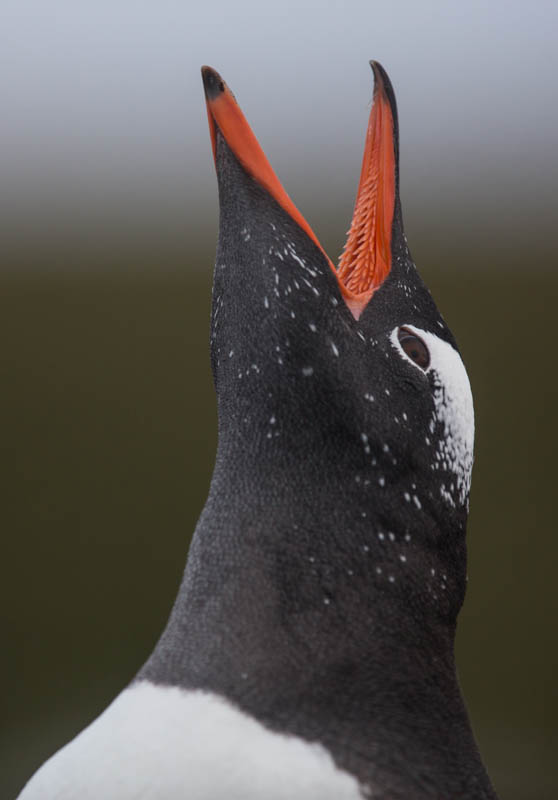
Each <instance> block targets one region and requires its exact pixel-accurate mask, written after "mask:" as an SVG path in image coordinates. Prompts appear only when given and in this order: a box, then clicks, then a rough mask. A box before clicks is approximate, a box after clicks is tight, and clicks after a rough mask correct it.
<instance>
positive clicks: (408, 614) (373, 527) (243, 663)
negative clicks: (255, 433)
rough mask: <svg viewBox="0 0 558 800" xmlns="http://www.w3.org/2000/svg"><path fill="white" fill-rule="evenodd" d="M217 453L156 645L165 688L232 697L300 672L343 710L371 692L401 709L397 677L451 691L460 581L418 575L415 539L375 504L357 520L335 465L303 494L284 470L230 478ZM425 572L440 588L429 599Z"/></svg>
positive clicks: (238, 472) (421, 571) (263, 469)
mask: <svg viewBox="0 0 558 800" xmlns="http://www.w3.org/2000/svg"><path fill="white" fill-rule="evenodd" d="M226 449H227V448H226V447H220V449H219V452H218V456H217V463H216V468H215V472H214V476H213V480H212V485H211V490H210V494H209V497H208V500H207V503H206V506H205V508H204V510H203V512H202V515H201V517H200V521H199V523H198V527H197V529H196V532H195V536H194V539H193V542H192V546H191V549H190V554H189V559H188V565H187V569H186V572H185V576H184V580H183V583H182V586H181V589H180V592H179V595H178V598H177V601H176V604H175V608H174V610H173V613H172V616H171V619H170V621H169V626H168V628H167V631H166V632H165V634H164V636H163V639H162V641H161V643H160V646H159V649H160V651H161V652H166V656H165V657H164V658H163V659H162V660H159V667H160V668H161V669H163V672H165V676H164V678H163V680H164V681H165V682H170V683H182V684H184V685H192V686H197V687H199V688H208V689H213V690H216V691H219V692H222V693H224V694H225V695H227V696H230V697H232V698H233V699H235V700H238V697H239V694H240V695H242V693H243V692H244V691H245V690H246V685H247V684H246V683H245V682H246V681H253V682H254V684H255V685H257V686H258V692H260V693H261V692H265V691H266V689H267V690H269V692H270V693H272V687H273V686H274V685H276V683H277V679H278V676H279V675H281V676H283V677H284V676H285V675H286V674H289V673H292V680H295V675H296V673H297V671H298V670H299V669H300V666H301V665H305V667H307V668H308V669H309V670H310V672H311V673H312V675H313V680H315V681H316V682H317V683H319V682H320V681H322V682H323V685H324V688H325V687H329V689H330V690H334V689H335V691H337V692H341V693H343V694H345V695H346V701H347V704H349V705H351V704H353V703H356V702H358V700H359V695H361V694H369V693H374V694H375V695H376V696H379V694H382V695H383V696H385V698H386V702H387V698H391V699H390V702H402V703H404V702H405V697H407V691H406V692H404V693H401V692H400V691H399V692H396V691H391V690H390V686H391V684H392V683H393V687H391V688H394V687H395V686H399V687H400V686H401V682H402V680H403V683H405V685H406V686H407V688H408V691H411V687H412V686H413V685H414V684H415V683H416V681H418V682H419V683H421V682H424V679H425V677H426V676H428V680H429V681H432V679H434V680H435V682H437V684H438V686H439V685H441V684H448V683H449V684H452V685H453V682H454V680H455V675H454V662H453V641H454V632H455V615H454V612H453V608H452V606H451V604H449V603H448V597H449V595H450V594H451V589H452V587H455V586H456V585H457V584H458V583H459V580H458V578H457V577H455V576H453V575H452V574H450V572H449V567H448V565H447V563H446V562H445V561H444V560H443V559H441V558H440V559H437V558H436V557H435V555H432V553H430V552H429V553H428V558H427V563H425V564H424V565H421V562H422V560H423V559H424V558H426V554H423V553H422V548H423V544H422V543H421V536H420V532H415V533H414V534H413V538H412V539H411V540H410V541H407V540H406V539H405V537H404V535H402V534H401V533H399V532H398V531H397V523H396V521H395V524H394V525H393V526H392V527H393V530H391V529H389V528H388V526H385V525H381V526H380V525H379V523H378V522H377V521H375V519H374V515H373V511H374V504H373V502H371V504H370V511H369V513H368V515H367V516H363V512H362V511H360V510H358V511H356V510H355V509H354V507H353V505H354V503H353V498H352V495H351V490H350V489H349V488H347V486H346V485H343V484H341V483H340V482H339V475H338V471H337V469H334V468H333V467H332V469H331V470H330V471H329V473H328V471H327V469H325V470H321V471H320V475H319V481H314V482H313V483H312V484H310V485H309V483H308V481H306V482H305V481H304V479H303V476H301V474H299V473H298V472H297V470H296V465H295V464H288V463H284V464H281V465H278V464H276V463H275V464H274V465H273V466H274V469H271V467H270V465H269V464H266V463H265V462H262V461H261V460H260V462H259V463H258V464H255V465H254V468H253V469H250V470H249V471H245V470H243V469H241V468H235V469H233V468H232V463H235V462H234V460H233V461H232V462H231V461H230V453H229V454H227V452H226ZM337 466H338V465H337ZM352 482H353V481H352V478H351V479H350V480H349V481H348V483H349V486H350V485H351V484H352ZM379 534H383V538H380V537H379ZM432 564H435V565H436V566H431V565H432ZM432 570H434V572H435V574H436V576H439V578H436V580H434V578H433V576H431V574H430V573H431V571H432ZM427 574H428V575H430V577H431V583H432V585H433V586H434V584H436V585H438V584H439V583H441V582H442V580H443V582H444V583H445V586H446V588H445V590H442V589H439V594H437V593H436V592H434V591H430V592H428V591H427V589H426V584H427V583H428V580H427ZM442 576H443V579H442ZM163 665H164V666H163ZM340 670H341V673H340V672H339V671H340ZM345 671H348V672H349V673H350V675H351V676H352V677H351V680H350V681H346V680H341V681H340V685H339V686H335V682H336V677H335V676H336V675H340V674H345ZM159 675H161V673H159ZM245 676H248V677H245ZM402 676H405V677H404V678H403V677H402ZM332 682H333V683H332ZM254 684H251V685H254ZM407 699H408V698H407Z"/></svg>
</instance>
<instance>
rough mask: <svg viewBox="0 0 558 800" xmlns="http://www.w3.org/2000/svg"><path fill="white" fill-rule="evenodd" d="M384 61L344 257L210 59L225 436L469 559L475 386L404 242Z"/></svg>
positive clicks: (216, 324)
mask: <svg viewBox="0 0 558 800" xmlns="http://www.w3.org/2000/svg"><path fill="white" fill-rule="evenodd" d="M372 68H373V72H374V77H375V92H374V103H373V106H372V111H371V114H370V122H369V126H368V131H367V138H366V146H365V154H364V159H363V166H362V173H361V179H360V185H359V190H358V194H357V200H356V204H355V211H354V215H353V220H352V223H351V229H350V231H349V236H348V240H347V245H346V247H345V250H344V253H343V255H342V256H341V259H340V264H339V267H338V268H337V269H336V268H335V267H334V266H333V265H332V263H331V261H330V259H329V258H328V256H327V255H326V253H325V252H324V250H323V248H322V247H321V245H320V243H319V241H318V239H317V237H316V236H315V234H314V233H313V231H312V230H311V228H310V226H309V225H308V223H307V222H306V220H305V219H304V218H303V217H302V215H301V214H300V212H299V211H298V209H297V208H296V207H295V206H294V204H293V202H292V201H291V200H290V198H289V197H288V195H287V194H286V192H285V190H284V189H283V187H282V186H281V184H280V183H279V180H278V178H277V176H276V175H275V173H274V172H273V170H272V169H271V167H270V165H269V162H268V161H267V159H266V157H265V155H264V154H263V151H262V150H261V148H260V147H259V145H258V143H257V140H256V139H255V137H254V135H253V133H252V131H251V130H250V128H249V126H248V123H247V122H246V120H245V118H244V116H243V115H242V112H241V111H240V108H239V107H238V105H237V104H236V101H235V100H234V97H233V96H232V94H231V92H230V90H229V89H228V87H227V86H226V84H225V83H224V81H222V79H221V77H220V76H219V75H218V74H217V73H216V72H215V71H214V70H212V69H210V68H208V67H204V68H203V70H202V73H203V79H204V85H205V90H206V99H207V108H208V117H209V124H210V132H211V137H212V143H213V149H214V156H215V163H216V169H217V175H218V183H219V199H220V227H219V242H218V248H217V257H216V264H215V276H214V288H213V307H212V321H211V355H212V367H213V374H214V379H215V385H216V390H217V397H218V409H219V450H220V454H221V456H222V457H224V458H225V459H230V460H231V461H232V462H234V463H240V461H241V460H242V463H243V464H244V465H246V464H247V463H248V464H250V465H251V468H252V469H253V470H254V471H255V472H258V474H259V475H264V474H269V475H274V476H277V480H276V485H277V487H280V486H283V485H285V482H289V481H290V482H294V483H295V484H298V485H301V486H304V485H305V486H310V487H311V494H312V496H313V497H314V498H316V502H321V503H322V504H323V505H327V503H328V498H329V497H335V498H337V499H336V502H335V503H334V504H332V509H334V510H335V509H338V508H339V502H338V500H339V496H340V495H342V497H343V498H344V503H345V508H346V512H345V513H346V517H347V518H350V519H349V520H348V519H347V518H345V519H344V520H342V521H341V523H340V524H343V525H347V524H348V521H349V522H350V524H351V525H352V527H353V528H354V527H355V526H358V525H365V524H370V518H371V517H373V520H374V523H373V524H374V528H375V530H377V531H378V534H382V535H384V536H385V537H388V536H389V535H390V534H391V533H392V531H393V530H395V529H397V531H398V532H399V533H398V535H400V536H403V537H412V536H413V535H415V533H416V531H417V529H418V528H420V530H421V531H423V535H424V536H425V537H426V542H427V546H429V545H428V541H429V537H430V538H431V539H432V542H433V544H432V546H433V547H434V546H436V547H440V546H443V547H444V546H446V545H447V546H448V547H449V548H450V549H451V548H452V547H453V548H454V549H455V547H456V546H458V549H459V552H460V555H459V558H460V557H461V549H460V548H461V543H462V536H461V537H460V535H462V534H463V533H464V531H465V525H466V518H467V511H468V497H469V487H470V478H471V468H472V460H473V437H474V416H473V404H472V397H471V390H470V386H469V381H468V377H467V373H466V370H465V367H464V365H463V362H462V360H461V357H460V354H459V351H458V349H457V345H456V342H455V340H454V337H453V335H452V333H451V331H450V330H449V328H448V326H447V325H446V323H445V321H444V320H443V318H442V316H441V314H440V313H439V311H438V309H437V307H436V304H435V302H434V300H433V299H432V296H431V294H430V292H429V290H428V289H427V287H426V286H425V284H424V283H423V281H422V279H421V277H420V275H419V273H418V271H417V269H416V266H415V264H414V263H413V260H412V258H411V255H410V252H409V249H408V247H407V242H406V238H405V235H404V231H403V223H402V215H401V208H400V202H399V189H398V122H397V111H396V105H395V97H394V94H393V89H392V87H391V84H390V82H389V78H388V77H387V75H386V73H385V71H384V70H383V69H382V67H380V65H379V64H377V63H376V62H372ZM239 453H242V459H241V458H240V456H239ZM277 492H278V493H280V489H279V488H278V489H277ZM318 498H320V499H319V500H318ZM332 513H333V511H332ZM335 513H337V512H336V511H335ZM359 520H360V522H359ZM392 535H393V534H392ZM441 536H442V540H443V541H442V545H440V542H441V538H440V537H441ZM456 536H457V537H458V539H459V543H460V544H459V545H456V539H455V537H456ZM459 537H460V538H459ZM444 542H445V543H446V544H444ZM459 558H458V559H457V560H458V561H459ZM454 560H455V559H454ZM462 562H463V566H462V568H460V570H459V571H460V582H461V580H463V581H464V559H462ZM459 604H460V603H459Z"/></svg>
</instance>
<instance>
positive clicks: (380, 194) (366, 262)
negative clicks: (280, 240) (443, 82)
mask: <svg viewBox="0 0 558 800" xmlns="http://www.w3.org/2000/svg"><path fill="white" fill-rule="evenodd" d="M370 66H371V67H372V71H373V73H374V96H373V102H372V109H371V111H370V117H369V120H368V128H367V131H366V141H365V146H364V156H363V159H362V167H361V173H360V180H359V185H358V190H357V196H356V201H355V207H354V211H353V217H352V220H351V225H350V228H349V231H348V235H347V241H346V244H345V247H344V249H343V252H342V254H341V256H340V258H339V266H338V268H337V269H336V268H335V266H334V264H333V262H332V261H331V259H330V258H329V256H328V255H327V253H326V252H325V250H324V248H323V247H322V246H321V244H320V242H319V240H318V237H317V236H316V234H315V233H314V231H313V230H312V228H311V227H310V225H309V224H308V222H307V221H306V220H305V218H304V217H303V216H302V214H301V213H300V211H299V210H298V209H297V207H296V206H295V204H294V203H293V201H292V200H291V198H290V197H289V195H288V194H287V192H286V191H285V189H284V188H283V186H282V184H281V182H280V180H279V178H278V177H277V175H276V174H275V172H274V170H273V168H272V166H271V164H270V163H269V161H268V159H267V157H266V155H265V153H264V151H263V150H262V148H261V147H260V144H259V142H258V140H257V139H256V137H255V135H254V133H253V131H252V129H251V128H250V126H249V124H248V122H247V120H246V118H245V116H244V114H243V113H242V111H241V109H240V106H239V105H238V103H237V102H236V99H235V97H234V95H233V93H232V92H231V90H230V89H229V88H228V86H227V84H226V83H225V82H224V81H223V79H222V78H221V76H220V75H219V73H218V72H216V71H215V70H214V69H212V68H211V67H202V78H203V84H204V89H205V97H206V105H207V116H208V120H209V131H210V135H211V144H212V148H213V157H214V159H215V160H216V132H217V128H218V129H219V131H220V133H221V134H222V136H223V137H224V139H225V141H226V142H227V145H228V146H229V148H230V149H231V150H232V152H233V153H234V154H235V156H236V158H237V159H238V161H239V162H240V164H241V165H242V167H243V168H244V169H245V170H246V171H247V172H248V174H249V175H251V176H252V177H253V178H254V180H256V181H257V182H258V183H259V184H260V185H261V186H262V187H263V188H264V189H265V190H266V191H267V192H268V193H269V194H270V195H271V196H272V197H273V198H274V200H275V201H276V202H277V203H278V204H279V205H280V206H281V207H282V208H283V210H284V211H286V212H287V214H289V216H290V217H291V218H292V219H293V220H294V221H295V222H296V223H297V225H299V227H300V228H302V230H303V231H304V232H305V233H306V235H307V236H308V237H309V238H310V239H311V240H312V241H313V242H314V244H315V245H316V246H317V247H318V248H319V249H320V250H321V252H322V253H323V255H324V256H325V258H326V260H327V262H328V264H329V266H330V267H331V270H332V271H333V273H334V275H335V277H336V279H337V282H338V285H339V289H340V291H341V295H342V297H343V299H344V301H345V303H346V305H347V306H348V308H349V310H350V311H351V313H352V315H353V316H354V318H355V319H356V320H358V319H359V317H360V315H361V314H362V312H363V311H364V309H365V308H366V307H367V305H368V303H369V302H370V299H371V298H372V295H373V294H374V292H375V291H376V290H377V289H378V288H379V287H380V286H381V285H382V283H383V282H384V280H385V279H386V278H387V276H388V275H389V272H390V269H391V259H392V256H391V238H392V223H393V214H394V207H395V187H396V175H395V173H396V152H395V135H394V134H395V131H394V128H395V123H394V108H393V106H392V102H391V101H390V98H389V96H388V92H387V90H386V74H385V72H384V70H383V68H382V67H381V66H380V64H378V62H376V61H371V62H370Z"/></svg>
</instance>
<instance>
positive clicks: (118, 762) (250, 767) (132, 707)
mask: <svg viewBox="0 0 558 800" xmlns="http://www.w3.org/2000/svg"><path fill="white" fill-rule="evenodd" d="M363 796H364V795H363V794H362V793H361V789H360V787H359V784H358V782H357V780H356V779H355V778H354V777H353V776H351V775H349V774H348V773H346V772H344V771H342V770H340V769H338V768H337V767H336V766H335V764H334V762H333V760H332V758H331V756H330V754H329V753H328V752H327V751H326V750H325V749H324V748H323V747H322V746H321V745H318V744H311V743H308V742H305V741H303V740H301V739H298V738H296V737H293V736H285V735H283V734H278V733H273V732H272V731H270V730H268V729H267V728H264V727H263V726H262V725H261V724H260V723H259V722H257V721H256V720H255V719H253V718H251V717H249V716H247V715H246V714H244V713H243V712H241V711H239V710H238V709H236V708H234V707H233V706H232V705H230V704H229V703H228V702H227V701H225V700H224V699H222V698H221V697H218V696H217V695H214V694H210V693H206V692H200V691H186V690H184V689H180V688H177V687H167V686H155V685H154V684H152V683H149V682H147V681H142V682H139V683H137V684H134V685H132V686H131V687H130V688H128V689H126V690H125V691H124V692H122V694H120V695H119V696H118V697H117V698H116V700H115V701H114V702H113V703H112V704H111V705H110V706H109V707H108V708H107V709H106V711H105V712H104V713H103V714H101V716H100V717H98V718H97V719H96V720H95V721H94V722H93V723H92V724H91V725H90V726H89V727H88V728H86V729H85V730H84V731H82V732H81V733H80V734H79V736H77V737H76V738H75V739H74V740H73V741H71V742H70V743H69V744H67V745H66V746H65V747H63V748H62V749H61V750H60V751H59V752H58V753H56V754H55V755H54V756H53V757H52V758H51V759H50V760H49V761H47V762H46V763H45V764H44V765H43V766H42V767H41V769H40V770H39V771H38V772H37V773H36V774H35V775H34V776H33V777H32V778H31V780H30V781H29V783H28V784H27V785H26V787H25V788H24V789H23V792H22V793H21V795H20V797H19V800H221V798H227V800H263V798H265V799H266V800H292V798H298V797H304V798H305V800H360V799H361V798H362V797H363Z"/></svg>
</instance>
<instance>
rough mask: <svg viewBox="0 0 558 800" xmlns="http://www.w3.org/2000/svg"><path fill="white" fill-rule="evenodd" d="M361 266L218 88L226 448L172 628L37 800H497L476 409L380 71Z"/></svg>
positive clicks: (220, 375)
mask: <svg viewBox="0 0 558 800" xmlns="http://www.w3.org/2000/svg"><path fill="white" fill-rule="evenodd" d="M371 66H372V70H373V73H374V79H375V81H374V83H375V89H374V102H373V106H372V110H371V114H370V120H369V124H368V130H367V134H366V145H365V152H364V159H363V164H362V174H361V178H360V184H359V187H358V193H357V199H356V205H355V210H354V216H353V219H352V223H351V226H350V231H349V235H348V240H347V244H346V246H345V249H344V252H343V255H342V256H341V259H340V263H339V267H338V269H335V267H334V266H333V265H332V263H331V261H330V260H329V258H328V257H327V255H326V254H325V252H324V250H323V248H322V247H321V245H320V243H319V241H318V239H317V238H316V236H315V234H314V233H313V231H312V230H311V228H310V226H309V225H308V223H307V222H306V221H305V219H304V218H303V217H302V215H301V214H300V212H299V211H298V210H297V209H296V207H295V206H294V204H293V202H292V201H291V200H290V198H289V196H288V195H287V194H286V192H285V190H284V189H283V188H282V186H281V184H280V183H279V180H278V178H277V176H276V175H275V173H274V172H273V170H272V168H271V166H270V165H269V163H268V161H267V159H266V157H265V155H264V154H263V151H262V150H261V148H260V146H259V144H258V142H257V140H256V138H255V137H254V134H253V133H252V131H251V129H250V128H249V126H248V123H247V122H246V120H245V118H244V116H243V114H242V112H241V110H240V108H239V106H238V105H237V103H236V101H235V99H234V97H233V95H232V93H231V92H230V90H229V89H228V87H227V86H226V84H225V83H224V81H223V80H222V79H221V77H220V76H219V75H218V73H217V72H215V71H214V70H213V69H211V68H209V67H204V68H203V69H202V74H203V82H204V87H205V94H206V100H207V111H208V116H209V128H210V133H211V141H212V145H213V153H214V157H215V164H216V169H217V177H218V183H219V200H220V227H219V243H218V248H217V257H216V264H215V275H214V289H213V301H212V316H211V363H212V368H213V375H214V380H215V388H216V393H217V402H218V415H219V443H218V448H217V456H216V463H215V470H214V473H213V478H212V481H211V487H210V490H209V496H208V499H207V502H206V505H205V507H204V509H203V511H202V514H201V517H200V520H199V523H198V525H197V528H196V531H195V535H194V538H193V542H192V545H191V549H190V554H189V558H188V564H187V566H186V571H185V574H184V579H183V582H182V585H181V587H180V591H179V594H178V597H177V600H176V603H175V606H174V608H173V611H172V614H171V616H170V620H169V622H168V625H167V627H166V629H165V631H164V633H163V634H162V636H161V639H160V641H159V643H158V644H157V647H156V648H155V651H154V652H153V654H152V655H151V657H150V658H149V660H148V661H147V663H146V664H145V666H144V667H143V668H142V669H141V670H140V672H139V673H138V675H137V677H136V678H135V679H134V681H133V682H132V683H131V684H130V686H129V687H128V688H127V689H125V690H124V691H123V692H122V693H121V694H120V695H119V696H118V697H117V698H116V700H115V701H114V702H113V703H112V705H110V706H109V708H108V709H107V710H106V711H105V712H104V713H103V714H101V716H100V717H99V718H98V719H97V720H96V721H95V722H93V723H92V724H91V725H90V726H89V727H88V728H86V729H85V730H84V731H83V732H82V733H81V734H80V735H79V736H77V737H76V738H75V739H74V740H73V741H72V742H70V743H69V744H68V745H66V747H64V748H63V749H62V750H60V752H58V753H57V754H56V755H54V756H53V757H52V758H51V759H50V760H49V761H48V762H47V763H46V764H45V765H44V766H43V767H42V768H41V769H40V770H39V771H38V772H37V773H36V775H35V776H34V777H33V778H32V779H31V780H30V781H29V783H28V784H27V786H26V787H25V788H24V790H23V792H22V794H21V795H20V797H21V800H132V798H134V800H221V798H227V800H356V799H357V798H373V799H374V800H411V798H412V800H466V799H470V800H485V799H487V798H495V797H496V795H495V793H494V790H493V788H492V786H491V783H490V780H489V778H488V776H487V774H486V771H485V769H484V767H483V765H482V762H481V759H480V756H479V753H478V750H477V747H476V745H475V741H474V738H473V734H472V732H471V727H470V724H469V720H468V716H467V712H466V709H465V706H464V703H463V699H462V696H461V693H460V689H459V685H458V681H457V678H456V670H455V662H454V634H455V627H456V619H457V615H458V612H459V609H460V607H461V604H462V602H463V598H464V594H465V582H466V564H465V561H466V552H465V528H466V521H467V513H468V501H469V486H470V478H471V466H472V461H473V428H474V420H473V403H472V398H471V390H470V387H469V381H468V378H467V373H466V371H465V367H464V366H463V363H462V360H461V357H460V355H459V351H458V349H457V345H456V343H455V339H454V337H453V335H452V333H451V331H450V330H449V328H448V326H447V325H446V323H445V321H444V319H443V318H442V316H441V315H440V313H439V311H438V309H437V307H436V305H435V303H434V301H433V299H432V297H431V295H430V292H429V291H428V289H427V288H426V286H425V284H424V283H423V282H422V280H421V278H420V276H419V274H418V272H417V270H416V267H415V265H414V263H413V261H412V259H411V255H410V253H409V249H408V247H407V242H406V239H405V235H404V232H403V222H402V217H401V206H400V201H399V189H398V170H399V167H398V156H399V152H398V149H399V148H398V123H397V112H396V105H395V97H394V93H393V89H392V86H391V83H390V81H389V79H388V77H387V75H386V73H385V71H384V70H383V68H382V67H381V66H380V65H379V64H378V63H377V62H372V64H371Z"/></svg>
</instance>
